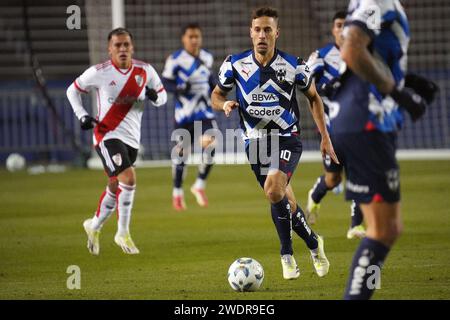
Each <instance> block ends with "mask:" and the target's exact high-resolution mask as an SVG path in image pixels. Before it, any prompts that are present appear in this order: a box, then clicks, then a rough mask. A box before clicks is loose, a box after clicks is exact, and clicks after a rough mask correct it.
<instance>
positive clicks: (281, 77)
mask: <svg viewBox="0 0 450 320" xmlns="http://www.w3.org/2000/svg"><path fill="white" fill-rule="evenodd" d="M275 75H276V76H277V80H278V82H280V83H283V82H285V81H286V69H278V70H277V71H275Z"/></svg>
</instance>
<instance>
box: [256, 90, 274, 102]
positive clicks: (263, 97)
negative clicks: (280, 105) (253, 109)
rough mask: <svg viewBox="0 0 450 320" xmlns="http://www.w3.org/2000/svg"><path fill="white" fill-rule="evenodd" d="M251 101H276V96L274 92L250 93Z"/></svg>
mask: <svg viewBox="0 0 450 320" xmlns="http://www.w3.org/2000/svg"><path fill="white" fill-rule="evenodd" d="M252 101H253V102H276V101H278V97H277V95H276V94H275V93H265V92H261V93H252Z"/></svg>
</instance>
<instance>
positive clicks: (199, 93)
mask: <svg viewBox="0 0 450 320" xmlns="http://www.w3.org/2000/svg"><path fill="white" fill-rule="evenodd" d="M181 42H182V43H183V49H180V50H177V51H176V52H174V53H173V54H171V55H170V56H169V57H168V58H167V59H166V63H165V66H164V71H163V73H162V77H163V82H164V86H165V87H166V89H167V91H169V92H172V93H173V94H174V98H175V129H178V130H176V131H174V133H175V135H177V132H178V131H180V130H181V131H187V132H188V133H189V135H190V139H191V141H190V144H189V143H188V144H186V141H183V140H182V138H181V137H180V136H178V135H177V138H178V139H179V141H178V143H177V146H176V149H177V157H172V163H173V164H172V174H173V191H172V205H173V207H174V209H175V210H177V211H182V210H185V209H186V203H185V201H184V192H183V180H184V177H185V175H186V170H187V168H186V164H185V160H186V159H187V155H188V154H189V152H190V151H191V146H193V145H194V144H198V143H199V144H200V147H201V148H199V149H201V150H202V158H201V163H200V165H199V167H198V175H197V180H196V181H195V183H194V185H192V186H191V189H190V190H191V192H192V194H193V195H194V196H195V198H196V200H197V203H198V204H199V205H200V206H201V207H206V206H207V205H208V199H207V197H206V193H205V188H206V179H207V178H208V175H209V173H210V171H211V168H212V166H213V161H214V152H215V150H214V131H215V130H217V123H216V121H215V120H214V113H213V110H212V108H211V99H210V96H211V91H212V89H213V88H214V86H215V83H216V81H215V80H214V77H213V75H212V72H211V68H212V66H213V62H214V57H213V55H212V54H211V53H210V52H209V51H207V50H205V49H203V48H202V31H201V29H200V26H199V25H198V24H197V23H190V24H187V25H186V26H184V27H183V28H182V37H181ZM196 127H198V128H199V129H201V131H200V132H199V134H198V136H196V135H195V133H196V132H195V128H196ZM200 127H201V128H200ZM196 139H198V141H197V140H196Z"/></svg>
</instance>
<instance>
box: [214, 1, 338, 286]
mask: <svg viewBox="0 0 450 320" xmlns="http://www.w3.org/2000/svg"><path fill="white" fill-rule="evenodd" d="M250 35H251V39H252V43H253V49H252V50H247V51H244V52H242V53H238V54H233V55H230V56H228V57H227V58H226V59H225V61H224V62H223V64H222V66H221V69H220V73H219V83H218V85H217V86H216V88H215V89H214V91H213V93H212V103H213V107H214V108H215V109H216V110H220V111H223V112H225V115H226V116H229V115H230V113H231V112H232V111H233V110H234V109H237V111H238V112H239V115H240V118H241V128H242V130H243V131H244V141H245V144H246V151H247V156H248V158H249V161H250V164H251V168H252V170H253V172H254V174H255V176H256V179H257V181H258V182H259V184H260V186H261V187H262V188H263V189H264V193H265V194H266V196H267V199H268V200H269V202H270V207H271V213H272V221H273V223H274V224H275V227H276V230H277V233H278V236H279V239H280V242H281V252H280V253H281V265H282V268H283V277H284V278H285V279H295V278H298V277H299V275H300V271H299V268H298V266H297V263H296V261H295V259H294V256H293V249H292V238H291V234H292V230H294V231H295V232H296V233H297V234H298V235H299V236H300V237H301V238H302V239H303V240H304V242H305V244H306V245H307V247H308V248H309V249H310V253H311V257H312V259H313V265H314V268H315V270H316V273H317V274H318V275H319V276H320V277H322V276H325V275H326V274H327V273H328V270H329V262H328V259H327V258H326V256H325V252H324V244H323V239H322V238H321V237H320V236H319V235H317V234H316V233H315V232H314V231H313V230H311V228H310V227H309V226H308V224H307V222H306V218H305V216H304V213H303V211H302V209H301V208H300V206H299V205H298V204H297V201H296V199H295V196H294V193H293V191H292V187H291V185H290V183H289V182H290V179H291V177H292V175H293V173H294V171H295V169H296V167H297V165H298V162H299V160H300V156H301V153H302V144H301V140H300V132H299V108H298V104H297V99H296V88H299V89H300V90H301V91H302V92H303V93H304V94H305V96H306V97H307V99H308V100H309V103H310V110H311V113H312V115H313V118H314V120H315V122H316V124H317V127H318V129H319V131H320V134H321V136H322V141H321V145H320V149H321V152H322V156H325V155H326V154H328V155H329V156H330V157H331V158H332V159H333V161H335V162H338V160H337V158H336V155H335V153H334V150H333V146H332V144H331V140H330V137H329V135H328V131H327V128H326V125H325V117H324V111H323V104H322V99H321V98H320V96H319V94H318V93H317V91H316V88H315V84H314V83H313V82H312V78H311V75H310V71H309V68H308V66H307V65H306V63H305V62H304V61H303V59H301V58H298V57H296V56H292V55H290V54H287V53H285V52H282V51H280V50H278V49H277V48H276V40H277V38H278V36H279V28H278V13H277V11H276V10H275V9H272V8H267V7H263V8H259V9H256V10H255V11H254V12H253V16H252V22H251V28H250ZM234 86H235V87H236V100H227V94H228V93H229V92H230V90H231V89H232V88H233V87H234ZM274 141H275V142H277V143H274ZM259 150H265V152H267V153H264V152H263V154H261V153H260V152H259ZM264 154H265V155H267V156H268V161H266V160H267V159H264V156H263V155H264Z"/></svg>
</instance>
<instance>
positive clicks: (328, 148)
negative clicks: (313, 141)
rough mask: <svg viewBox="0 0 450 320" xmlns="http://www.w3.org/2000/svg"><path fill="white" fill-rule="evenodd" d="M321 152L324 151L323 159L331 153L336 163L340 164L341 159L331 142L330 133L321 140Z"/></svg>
mask: <svg viewBox="0 0 450 320" xmlns="http://www.w3.org/2000/svg"><path fill="white" fill-rule="evenodd" d="M320 152H321V153H322V159H325V157H326V156H327V155H329V156H330V158H331V159H332V160H333V162H334V163H337V164H340V162H339V159H338V158H337V156H336V153H335V152H334V148H333V144H332V143H331V140H330V136H329V135H326V136H323V137H322V141H321V142H320Z"/></svg>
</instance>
